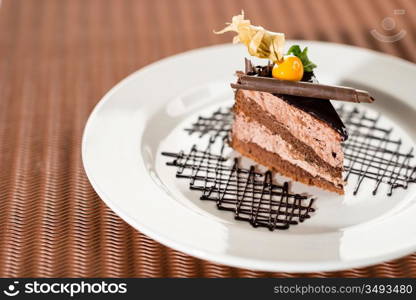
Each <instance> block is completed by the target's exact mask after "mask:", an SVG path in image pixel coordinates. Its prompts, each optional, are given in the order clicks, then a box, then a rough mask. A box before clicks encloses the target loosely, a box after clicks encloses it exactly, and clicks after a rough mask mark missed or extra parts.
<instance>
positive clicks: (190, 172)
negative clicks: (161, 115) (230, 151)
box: [162, 112, 315, 231]
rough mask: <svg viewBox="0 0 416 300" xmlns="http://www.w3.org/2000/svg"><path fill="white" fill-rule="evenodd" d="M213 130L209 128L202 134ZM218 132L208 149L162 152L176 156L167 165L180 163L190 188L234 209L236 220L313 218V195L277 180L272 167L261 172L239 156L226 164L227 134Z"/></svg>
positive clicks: (285, 223)
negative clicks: (214, 147)
mask: <svg viewBox="0 0 416 300" xmlns="http://www.w3.org/2000/svg"><path fill="white" fill-rule="evenodd" d="M219 114H221V115H222V116H225V115H224V114H223V113H221V112H219ZM199 120H200V121H201V119H199ZM202 120H203V119H202ZM217 120H218V119H217ZM212 128H213V129H214V130H215V127H212ZM210 132H211V131H210V129H208V131H207V132H206V133H203V134H207V133H210ZM218 132H219V131H215V133H214V135H213V136H211V137H210V138H209V141H208V145H207V147H206V149H205V150H199V149H198V148H197V146H196V145H193V146H192V148H191V150H190V152H189V153H185V152H183V151H181V152H179V153H172V152H163V153H162V155H165V156H169V157H173V158H174V160H173V161H170V162H168V163H167V165H168V166H175V167H177V172H176V177H178V178H187V179H189V180H190V188H191V189H192V190H198V191H201V192H202V196H201V197H200V199H201V200H210V201H215V202H216V204H217V207H218V209H220V210H227V211H232V212H234V218H235V219H236V220H244V221H248V222H249V223H250V224H251V225H252V226H254V227H258V226H262V227H267V228H268V229H269V230H271V231H273V230H275V229H287V228H289V226H290V225H296V224H298V223H299V222H303V221H304V220H305V219H308V218H310V213H311V212H314V211H315V209H314V208H313V207H312V204H313V202H314V199H311V198H309V197H307V196H303V195H299V194H292V193H290V192H289V184H288V182H285V183H284V184H283V185H278V184H276V183H274V182H273V176H272V172H271V171H266V172H264V173H262V172H258V171H256V170H255V168H254V166H251V167H250V168H249V169H245V168H241V167H240V166H239V159H238V158H234V160H233V163H232V165H230V164H226V161H228V158H226V157H225V156H224V154H223V152H224V148H225V147H228V145H227V136H226V135H224V134H222V133H218ZM218 138H221V141H222V146H221V150H220V151H219V153H213V151H212V148H211V146H212V145H213V144H214V143H215V141H216V140H217V139H218Z"/></svg>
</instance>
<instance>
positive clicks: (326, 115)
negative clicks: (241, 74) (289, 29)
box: [231, 64, 347, 194]
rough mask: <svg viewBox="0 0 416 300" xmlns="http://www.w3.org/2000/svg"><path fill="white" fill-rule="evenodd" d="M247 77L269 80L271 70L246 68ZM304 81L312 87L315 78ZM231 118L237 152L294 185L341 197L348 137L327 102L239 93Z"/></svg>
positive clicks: (253, 91) (232, 143)
mask: <svg viewBox="0 0 416 300" xmlns="http://www.w3.org/2000/svg"><path fill="white" fill-rule="evenodd" d="M246 74H248V75H251V76H265V77H268V76H270V70H268V67H256V68H253V67H251V66H250V64H249V65H246ZM270 77H271V76H270ZM302 80H303V81H310V82H313V81H314V77H313V73H305V75H304V77H303V79H302ZM234 114H235V119H234V123H233V127H232V133H231V146H232V147H233V148H234V149H235V150H237V151H238V152H240V153H241V154H243V155H244V156H247V157H249V158H251V159H253V160H254V161H256V162H258V163H260V164H262V165H265V166H267V167H269V168H271V169H273V170H275V171H277V172H279V173H281V174H282V175H284V176H287V177H290V178H293V179H294V180H296V181H300V182H302V183H305V184H308V185H314V186H317V187H320V188H323V189H326V190H329V191H333V192H337V193H339V194H343V193H344V190H343V187H344V181H343V180H342V170H343V161H344V154H343V152H342V147H341V142H342V141H343V140H345V139H346V138H347V133H346V130H345V127H344V124H343V123H342V121H341V120H340V118H339V116H338V114H337V112H336V111H335V109H334V107H333V106H332V104H331V102H330V101H328V100H323V99H316V98H308V97H301V96H293V95H291V96H289V95H280V94H271V93H268V92H262V91H256V90H247V89H237V90H236V92H235V105H234Z"/></svg>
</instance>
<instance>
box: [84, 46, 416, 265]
mask: <svg viewBox="0 0 416 300" xmlns="http://www.w3.org/2000/svg"><path fill="white" fill-rule="evenodd" d="M292 43H298V44H301V45H302V46H305V45H307V46H308V47H309V53H310V57H311V59H312V60H313V61H314V62H316V63H317V65H318V66H319V67H318V70H317V77H318V78H319V80H320V82H322V83H328V84H333V83H342V84H348V85H355V86H357V87H364V88H366V89H369V90H371V91H372V93H374V94H375V96H376V98H377V102H375V103H374V104H372V105H371V106H365V105H363V104H360V106H359V108H365V109H368V110H369V111H370V113H381V115H382V118H381V120H380V122H381V123H382V124H383V125H384V126H387V127H389V126H392V127H394V132H395V135H397V136H400V137H401V138H402V140H403V147H404V149H409V148H410V147H411V146H413V145H414V142H415V140H416V132H415V130H414V128H415V124H416V122H415V118H416V100H415V86H414V81H415V79H416V67H415V66H414V65H413V64H411V63H409V62H406V61H404V60H400V59H397V58H394V57H390V56H386V55H383V54H380V53H376V52H373V51H369V50H366V49H360V48H355V47H349V46H344V45H337V44H330V43H321V42H312V41H288V44H292ZM245 56H246V50H245V49H244V48H243V47H241V46H233V45H221V46H215V47H209V48H204V49H199V50H195V51H190V52H187V53H183V54H180V55H176V56H173V57H170V58H167V59H164V60H161V61H159V62H157V63H154V64H152V65H150V66H148V67H146V68H143V69H141V70H139V71H138V72H136V73H134V74H132V75H130V76H129V77H127V78H126V79H124V80H123V81H122V82H120V83H119V84H117V85H116V86H115V87H114V88H113V89H111V91H109V92H108V93H107V94H106V95H105V96H104V97H103V99H102V100H101V101H100V103H99V104H98V105H97V107H96V108H95V109H94V111H93V113H92V114H91V116H90V118H89V120H88V123H87V126H86V128H85V132H84V137H83V148H82V156H83V162H84V166H85V170H86V172H87V175H88V178H89V179H90V181H91V183H92V185H93V187H94V189H95V190H96V191H97V193H98V194H99V196H100V197H101V198H102V199H103V201H104V202H105V203H106V204H107V205H108V206H109V207H110V208H111V209H112V210H114V211H115V212H116V213H117V214H118V215H119V216H120V217H121V218H123V219H124V220H126V221H127V222H128V223H129V224H130V225H132V226H133V227H134V228H136V229H138V230H140V231H141V232H143V233H145V234H147V235H148V236H150V237H152V238H154V239H155V240H157V241H159V242H161V243H163V244H165V245H167V246H169V247H172V248H174V249H177V250H180V251H183V252H185V253H187V254H190V255H193V256H196V257H199V258H202V259H207V260H210V261H214V262H217V263H221V264H226V265H231V266H236V267H243V268H249V269H255V270H263V271H286V272H312V271H329V270H340V269H346V268H351V267H361V266H366V265H370V264H375V263H379V262H382V261H386V260H389V259H393V258H397V257H400V256H403V255H406V254H409V253H411V252H413V251H415V249H416V218H415V217H414V216H416V184H411V185H409V188H408V189H406V190H405V189H397V190H395V191H394V193H393V196H392V197H387V196H386V189H384V190H383V188H384V187H381V190H380V191H379V192H378V193H377V195H376V196H373V195H372V194H371V191H372V188H373V187H374V184H373V183H365V184H364V185H365V187H364V188H361V189H360V191H359V193H358V195H356V196H353V195H352V187H353V186H354V180H355V179H354V178H353V177H352V178H350V180H349V185H348V188H347V192H346V195H345V196H343V197H340V196H337V195H335V194H332V193H327V192H323V191H320V190H319V189H316V188H310V187H306V186H304V185H302V184H294V185H293V187H292V191H294V192H299V193H301V192H307V193H309V194H313V195H314V196H315V197H316V198H317V199H318V200H317V201H316V203H315V204H314V206H315V208H316V209H317V211H316V213H314V215H313V216H312V218H310V219H308V220H306V221H305V222H303V223H302V224H300V225H297V226H292V227H291V228H290V229H289V230H286V231H273V232H270V231H268V230H267V229H265V228H253V227H251V226H250V225H249V224H248V223H247V222H242V221H236V220H234V218H233V214H232V213H231V212H226V211H219V210H217V209H216V207H215V203H213V202H209V201H200V200H199V196H200V193H199V192H198V191H190V190H189V189H188V181H187V180H186V179H177V178H175V171H176V170H175V168H173V167H167V166H166V165H165V163H166V162H167V161H169V159H168V158H166V157H163V156H161V154H160V153H161V151H179V150H181V149H183V150H188V149H189V146H190V144H191V143H193V142H195V137H193V136H192V137H189V136H188V135H186V134H185V133H184V132H183V128H184V127H189V125H190V123H191V122H192V121H194V120H195V119H196V117H197V116H198V115H200V114H209V113H210V112H212V111H213V110H214V109H217V108H218V107H220V106H227V105H230V103H232V97H233V95H232V91H231V89H230V87H229V83H230V82H231V81H233V80H234V77H233V72H234V71H235V70H237V69H241V68H242V65H243V57H245ZM276 180H278V181H279V180H280V181H281V180H283V179H282V178H280V177H279V176H277V177H276Z"/></svg>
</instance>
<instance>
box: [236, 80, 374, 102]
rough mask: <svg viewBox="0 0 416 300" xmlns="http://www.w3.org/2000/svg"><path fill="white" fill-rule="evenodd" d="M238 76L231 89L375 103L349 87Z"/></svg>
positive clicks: (364, 93)
mask: <svg viewBox="0 0 416 300" xmlns="http://www.w3.org/2000/svg"><path fill="white" fill-rule="evenodd" d="M238 76H239V78H238V83H232V84H231V87H233V88H235V89H246V90H253V91H261V92H268V93H272V94H283V95H293V96H300V97H309V98H318V99H325V100H328V99H332V100H340V101H348V102H356V103H362V102H365V103H371V102H373V101H374V98H373V97H371V95H370V94H369V93H368V92H366V91H362V90H357V89H353V88H349V87H343V86H333V85H325V84H316V83H310V82H303V81H288V80H279V79H275V78H267V77H258V76H249V75H245V74H241V73H238Z"/></svg>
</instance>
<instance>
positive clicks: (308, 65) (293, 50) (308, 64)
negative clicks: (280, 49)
mask: <svg viewBox="0 0 416 300" xmlns="http://www.w3.org/2000/svg"><path fill="white" fill-rule="evenodd" d="M286 54H287V55H290V54H293V55H294V56H297V57H299V59H300V60H301V61H302V64H303V69H304V70H305V72H312V71H313V69H314V68H316V67H317V66H316V64H314V63H313V62H312V61H310V60H309V57H308V47H305V48H304V49H303V51H302V50H301V49H300V47H299V45H293V46H292V47H290V48H289V50H288V51H287V53H286Z"/></svg>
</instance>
